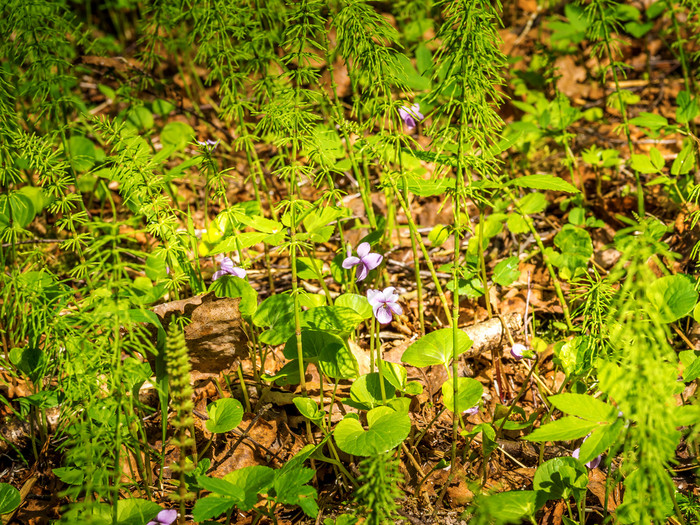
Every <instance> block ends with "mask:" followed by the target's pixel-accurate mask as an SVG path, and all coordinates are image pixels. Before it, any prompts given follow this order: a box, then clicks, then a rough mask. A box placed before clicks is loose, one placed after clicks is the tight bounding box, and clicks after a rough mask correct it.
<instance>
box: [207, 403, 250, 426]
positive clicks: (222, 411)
mask: <svg viewBox="0 0 700 525" xmlns="http://www.w3.org/2000/svg"><path fill="white" fill-rule="evenodd" d="M207 413H208V414H209V419H208V420H207V422H206V427H207V430H209V432H213V433H214V434H223V433H225V432H228V431H230V430H233V429H234V428H236V427H237V426H238V425H240V424H241V421H243V405H241V402H240V401H238V400H237V399H232V398H229V397H224V398H221V399H217V400H216V401H214V402H213V403H211V404H210V405H208V406H207Z"/></svg>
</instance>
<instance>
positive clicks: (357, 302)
mask: <svg viewBox="0 0 700 525" xmlns="http://www.w3.org/2000/svg"><path fill="white" fill-rule="evenodd" d="M333 303H334V305H335V306H343V307H346V308H352V309H353V310H355V312H357V313H358V315H360V317H362V318H363V319H371V317H372V305H370V304H369V301H368V300H367V297H365V296H364V295H359V294H355V293H344V294H342V295H339V296H338V297H336V299H335V301H334V302H333Z"/></svg>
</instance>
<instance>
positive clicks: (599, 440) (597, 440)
mask: <svg viewBox="0 0 700 525" xmlns="http://www.w3.org/2000/svg"><path fill="white" fill-rule="evenodd" d="M624 426H625V420H624V419H622V418H619V419H617V420H616V421H615V422H614V423H613V424H611V425H610V424H606V425H601V426H600V427H598V428H596V429H595V430H594V431H593V432H592V433H591V435H590V436H588V438H587V439H586V441H584V442H583V444H582V445H581V450H580V451H579V455H578V459H579V461H580V462H581V463H583V464H586V463H588V462H589V461H591V460H592V459H593V458H596V457H598V456H600V455H601V454H602V453H603V452H605V451H606V450H608V448H609V447H610V445H612V444H613V443H615V441H616V440H617V438H618V436H619V435H620V431H621V430H622V428H623V427H624Z"/></svg>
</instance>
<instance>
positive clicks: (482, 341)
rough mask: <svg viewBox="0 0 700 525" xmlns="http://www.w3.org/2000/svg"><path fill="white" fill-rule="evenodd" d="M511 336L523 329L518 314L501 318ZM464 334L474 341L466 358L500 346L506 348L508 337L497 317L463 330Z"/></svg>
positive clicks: (521, 318) (521, 320) (521, 317)
mask: <svg viewBox="0 0 700 525" xmlns="http://www.w3.org/2000/svg"><path fill="white" fill-rule="evenodd" d="M503 320H504V321H505V322H506V325H508V330H510V333H511V334H515V333H516V332H518V331H519V330H520V329H521V328H522V327H523V316H522V315H520V314H518V313H513V314H510V315H506V316H503ZM463 331H464V333H465V334H467V335H468V336H469V338H470V339H471V340H472V341H474V344H473V345H472V347H471V348H470V349H469V351H468V352H467V354H466V356H467V357H474V356H476V355H478V354H481V353H484V352H490V351H492V350H494V349H496V348H498V347H500V346H508V345H509V343H508V336H507V335H506V332H505V331H504V330H503V323H501V320H500V319H498V318H497V317H494V318H493V319H489V320H488V321H484V322H483V323H478V324H475V325H472V326H467V327H466V328H463Z"/></svg>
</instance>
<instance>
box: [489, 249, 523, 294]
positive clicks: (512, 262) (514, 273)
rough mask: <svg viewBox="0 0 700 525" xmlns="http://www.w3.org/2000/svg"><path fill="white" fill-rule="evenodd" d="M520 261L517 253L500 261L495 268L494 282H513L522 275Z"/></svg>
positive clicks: (503, 284)
mask: <svg viewBox="0 0 700 525" xmlns="http://www.w3.org/2000/svg"><path fill="white" fill-rule="evenodd" d="M519 263H520V259H519V258H518V257H517V256H515V255H514V256H513V257H508V258H507V259H505V260H503V261H501V262H499V263H498V264H497V265H496V268H494V270H493V282H494V283H496V284H500V285H501V286H510V285H511V284H513V283H514V282H515V281H516V280H517V279H518V277H520V270H519V269H518V264H519Z"/></svg>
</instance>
